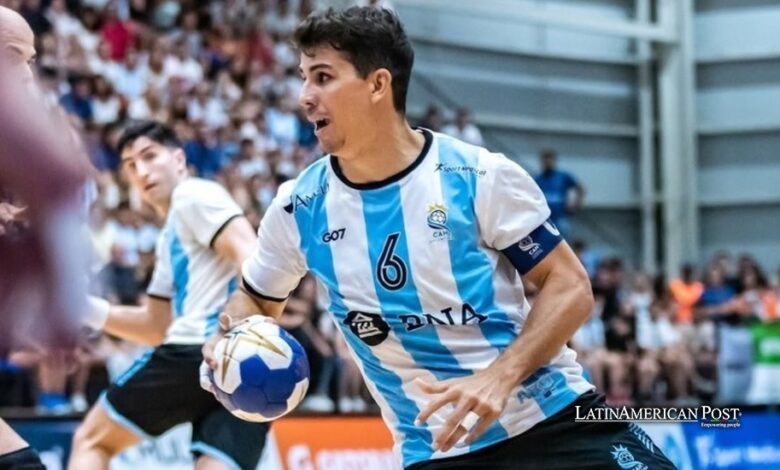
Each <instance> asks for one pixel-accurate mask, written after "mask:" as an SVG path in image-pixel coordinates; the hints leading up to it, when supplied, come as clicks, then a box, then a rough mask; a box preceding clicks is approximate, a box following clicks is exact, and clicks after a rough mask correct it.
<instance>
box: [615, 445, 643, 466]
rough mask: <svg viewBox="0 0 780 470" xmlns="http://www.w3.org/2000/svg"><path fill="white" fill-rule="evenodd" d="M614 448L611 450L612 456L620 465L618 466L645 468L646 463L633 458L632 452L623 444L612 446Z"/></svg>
mask: <svg viewBox="0 0 780 470" xmlns="http://www.w3.org/2000/svg"><path fill="white" fill-rule="evenodd" d="M612 448H613V449H614V452H612V457H613V458H614V459H615V461H616V462H617V464H618V465H620V468H624V469H626V470H629V469H630V470H647V469H648V467H647V465H645V464H643V463H642V462H639V461H638V460H635V459H634V456H633V454H631V451H630V450H628V449H627V448H626V447H625V446H621V445H618V446H614V445H613V446H612Z"/></svg>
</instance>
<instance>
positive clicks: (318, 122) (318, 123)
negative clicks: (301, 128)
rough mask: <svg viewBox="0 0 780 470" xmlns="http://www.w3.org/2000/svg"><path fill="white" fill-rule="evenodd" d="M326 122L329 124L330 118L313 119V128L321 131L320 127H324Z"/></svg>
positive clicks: (326, 124)
mask: <svg viewBox="0 0 780 470" xmlns="http://www.w3.org/2000/svg"><path fill="white" fill-rule="evenodd" d="M328 124H330V119H318V120H316V121H314V130H315V131H321V130H322V129H324V128H326V127H327V126H328Z"/></svg>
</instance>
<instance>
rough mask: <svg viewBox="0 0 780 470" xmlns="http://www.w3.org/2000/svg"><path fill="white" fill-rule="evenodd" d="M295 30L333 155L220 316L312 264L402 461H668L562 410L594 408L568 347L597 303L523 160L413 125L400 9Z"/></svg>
mask: <svg viewBox="0 0 780 470" xmlns="http://www.w3.org/2000/svg"><path fill="white" fill-rule="evenodd" d="M295 41H296V43H297V46H298V47H299V49H300V51H301V56H300V57H301V65H300V68H301V74H302V77H303V79H304V84H303V88H302V91H301V96H300V104H301V106H302V108H303V109H304V110H305V112H306V115H307V117H308V119H309V120H310V121H311V122H312V123H314V124H315V126H316V135H317V138H318V140H319V142H320V144H321V146H322V148H323V149H324V150H325V152H326V153H328V154H329V155H327V156H326V157H324V158H322V159H321V160H319V161H317V162H315V163H313V164H312V165H311V166H310V167H308V168H307V169H306V170H304V171H303V172H302V173H301V175H300V176H299V177H298V178H297V179H296V180H295V181H292V182H289V183H285V184H284V185H283V186H282V187H281V188H280V190H279V194H278V195H277V197H276V199H275V200H274V202H273V204H272V205H271V207H270V209H269V210H268V212H267V213H266V215H265V217H264V219H263V221H262V225H261V227H260V231H259V242H258V248H257V249H256V251H255V253H254V255H253V256H252V257H251V258H250V259H249V260H247V261H246V262H245V263H244V265H243V280H242V286H243V288H244V290H242V291H239V292H237V293H236V295H235V296H234V297H233V298H232V299H231V301H230V302H229V303H228V305H227V307H226V309H225V314H224V316H223V320H222V323H223V326H226V327H228V326H230V323H231V322H232V321H235V320H238V319H240V318H242V317H245V316H247V315H249V314H252V313H259V314H261V315H266V316H270V317H278V315H279V312H280V311H281V309H282V306H283V304H284V302H285V299H286V298H287V296H288V295H289V293H290V291H292V290H293V288H294V287H295V286H296V284H297V283H298V282H299V280H300V279H301V277H302V276H303V275H304V274H305V273H306V272H307V271H311V272H312V273H313V274H314V275H315V277H316V278H317V279H318V281H319V282H320V283H321V284H322V285H323V286H324V288H325V289H324V290H325V291H326V292H327V293H328V297H329V300H328V301H329V311H330V312H331V314H332V316H333V317H334V319H335V321H336V323H337V324H338V326H339V327H340V330H341V332H342V333H343V335H344V337H345V338H346V341H347V344H348V345H349V347H350V349H351V351H352V353H353V354H354V356H355V358H356V360H357V362H358V364H359V366H360V368H361V370H362V372H363V375H364V377H365V379H366V382H367V384H368V386H369V388H370V390H371V393H372V395H373V397H374V398H375V399H376V401H377V403H378V404H379V405H380V407H381V409H382V415H383V418H384V420H385V422H386V423H387V426H388V427H389V428H390V430H391V432H392V434H393V437H394V440H395V449H396V452H397V454H398V456H399V458H400V460H401V461H402V464H403V465H404V466H405V467H407V468H426V469H428V468H466V467H469V468H472V467H473V468H477V467H480V468H482V467H484V468H521V467H522V468H544V467H549V466H551V464H554V465H553V466H556V468H562V467H573V468H583V466H588V465H591V466H593V468H613V467H614V468H617V467H618V466H619V465H620V464H624V463H626V462H628V461H629V460H630V461H631V463H632V465H633V464H634V463H635V464H636V465H634V466H633V467H632V468H647V466H648V465H649V466H651V467H653V468H671V464H670V463H669V462H668V460H666V459H665V457H663V456H662V454H661V453H660V451H659V450H657V449H655V448H654V447H652V444H651V445H650V446H647V445H646V442H649V441H647V440H644V438H643V439H638V438H637V435H636V434H635V432H633V431H632V429H629V427H628V426H626V425H616V426H611V425H589V426H588V427H587V429H585V427H584V426H583V427H582V430H580V428H578V427H577V425H576V424H574V423H573V422H572V421H573V418H574V410H575V406H581V407H583V408H585V409H588V408H589V407H592V406H603V399H602V398H601V397H600V396H598V395H597V394H595V393H594V392H593V386H592V385H591V384H590V383H588V382H587V381H586V380H585V379H584V378H583V375H582V368H581V367H580V366H579V364H577V362H576V360H575V354H574V352H573V351H571V350H570V349H569V348H568V347H567V346H566V342H567V341H568V340H569V339H570V338H571V337H572V336H573V334H574V332H575V331H576V330H577V329H578V328H579V326H580V325H581V324H582V323H583V322H584V321H585V319H586V318H587V316H588V315H589V313H590V310H591V306H592V302H593V299H592V293H591V287H590V283H589V281H588V277H587V275H586V273H585V270H584V269H583V267H582V265H581V264H580V263H579V261H578V260H577V258H576V256H575V255H574V253H573V252H572V250H571V249H570V248H569V246H568V245H567V243H566V242H565V241H563V240H562V238H561V236H560V233H559V232H558V230H557V229H556V228H555V226H554V225H553V224H552V223H551V222H550V221H549V220H548V219H549V216H550V209H549V207H548V206H547V204H546V202H545V199H544V196H543V194H542V192H541V191H540V189H539V187H538V186H537V185H536V183H534V181H533V179H532V178H531V177H530V176H529V175H528V173H527V172H526V171H525V170H523V169H522V168H521V167H519V166H518V165H516V164H515V163H513V162H512V161H510V160H508V159H507V158H505V157H504V156H502V155H499V154H494V153H491V152H489V151H487V150H485V149H484V148H481V147H476V146H473V145H469V144H466V143H464V142H461V141H458V140H456V139H453V138H450V137H446V136H444V135H441V134H437V133H434V132H431V131H428V130H426V129H413V128H411V127H410V126H409V124H408V123H407V121H406V118H405V103H406V91H407V87H408V83H409V77H410V72H411V67H412V63H413V56H414V54H413V51H412V49H411V46H410V44H409V42H408V39H407V38H406V35H405V33H404V30H403V27H402V26H401V24H400V21H399V20H398V18H397V17H396V16H395V15H394V14H393V13H392V12H390V11H388V10H382V9H373V8H358V7H355V8H350V9H348V10H346V11H343V12H336V11H333V10H329V11H327V12H320V13H315V14H313V15H312V16H310V17H309V18H307V19H306V20H304V22H303V23H302V24H301V25H300V26H299V27H298V28H297V30H296V32H295ZM521 277H522V278H524V279H525V280H527V281H530V282H532V283H534V284H535V285H536V286H538V288H539V294H538V296H537V299H536V302H535V303H534V305H533V307H531V306H530V305H529V303H528V301H527V300H526V298H525V296H524V292H523V285H522V282H521ZM211 345H213V341H211V342H209V343H207V345H206V347H205V348H204V357H205V358H206V360H207V362H208V363H209V365H211V366H213V365H214V362H213V357H212V351H211ZM640 432H641V431H640ZM618 457H619V461H618V460H617V459H618ZM629 457H630V458H629ZM624 468H627V467H624Z"/></svg>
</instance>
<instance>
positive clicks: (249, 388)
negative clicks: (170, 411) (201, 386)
mask: <svg viewBox="0 0 780 470" xmlns="http://www.w3.org/2000/svg"><path fill="white" fill-rule="evenodd" d="M214 358H215V359H216V361H217V367H216V369H214V370H213V371H211V372H210V378H211V381H212V383H213V385H214V387H212V388H213V392H214V395H215V396H216V397H217V399H218V400H219V401H220V402H221V403H222V404H223V405H224V406H225V408H227V409H228V410H229V411H230V412H231V413H233V414H234V415H235V416H237V417H239V418H241V419H243V420H246V421H254V422H266V421H271V420H274V419H276V418H279V417H281V416H284V415H285V414H287V413H289V412H290V411H292V410H293V409H294V408H295V407H296V406H298V404H299V403H300V402H301V400H303V397H304V396H305V395H306V390H307V389H308V388H309V361H308V359H307V358H306V352H305V351H304V350H303V347H302V346H301V345H300V343H298V341H296V340H295V338H293V337H292V336H291V335H290V334H289V333H287V332H286V331H284V329H282V328H280V327H279V326H278V325H276V324H274V323H272V322H270V321H269V320H268V319H266V318H264V317H262V316H259V315H257V316H253V317H250V318H248V319H246V320H244V321H243V322H242V323H240V324H239V325H237V326H236V327H235V328H233V329H232V330H231V331H230V333H228V334H227V335H226V336H225V337H224V338H222V339H221V340H220V341H219V342H218V343H217V344H216V346H215V347H214Z"/></svg>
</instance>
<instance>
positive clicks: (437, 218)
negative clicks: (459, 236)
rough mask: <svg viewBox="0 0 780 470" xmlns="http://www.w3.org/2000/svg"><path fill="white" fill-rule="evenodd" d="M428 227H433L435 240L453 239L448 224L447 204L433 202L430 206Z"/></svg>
mask: <svg viewBox="0 0 780 470" xmlns="http://www.w3.org/2000/svg"><path fill="white" fill-rule="evenodd" d="M427 223H428V227H430V228H432V229H433V240H431V241H439V240H452V232H451V231H450V228H449V227H448V226H447V206H445V205H444V204H431V205H429V206H428V220H427Z"/></svg>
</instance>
